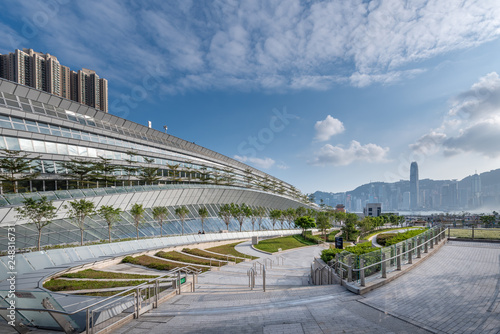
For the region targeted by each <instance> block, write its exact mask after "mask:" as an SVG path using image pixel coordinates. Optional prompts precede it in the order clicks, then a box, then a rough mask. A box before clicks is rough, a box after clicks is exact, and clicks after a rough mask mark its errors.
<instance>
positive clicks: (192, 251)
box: [182, 248, 244, 263]
mask: <svg viewBox="0 0 500 334" xmlns="http://www.w3.org/2000/svg"><path fill="white" fill-rule="evenodd" d="M182 251H183V252H184V253H188V254H192V255H196V256H203V257H206V258H208V259H209V258H212V259H217V260H222V261H226V259H228V260H229V261H235V258H234V257H233V258H232V257H231V256H229V258H228V257H227V256H225V255H217V254H212V253H209V252H205V251H204V250H202V249H198V248H184V249H183V250H182ZM243 261H244V260H243V259H238V258H236V263H240V262H243Z"/></svg>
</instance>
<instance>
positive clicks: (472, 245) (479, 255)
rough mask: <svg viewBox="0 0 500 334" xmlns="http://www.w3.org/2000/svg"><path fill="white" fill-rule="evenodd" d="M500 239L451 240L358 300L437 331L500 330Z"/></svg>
mask: <svg viewBox="0 0 500 334" xmlns="http://www.w3.org/2000/svg"><path fill="white" fill-rule="evenodd" d="M499 290H500V244H495V243H481V242H463V241H462V242H461V241H450V242H449V243H448V244H446V245H445V246H444V247H442V248H441V249H440V250H439V252H437V253H436V254H434V255H433V256H432V257H430V258H429V259H427V260H426V261H425V262H423V263H422V264H421V265H420V266H418V267H417V268H415V269H413V270H411V271H409V272H408V273H406V274H405V275H403V276H401V277H400V278H398V279H397V280H395V281H394V282H391V283H390V284H388V285H386V286H383V287H381V288H379V289H377V290H374V291H372V292H369V293H367V294H366V295H365V298H364V299H360V301H361V302H362V303H364V304H366V305H370V306H372V307H373V308H376V309H378V310H380V311H381V312H385V313H387V314H391V315H394V316H396V317H398V318H400V319H403V320H405V321H408V322H410V323H413V324H415V325H417V326H421V327H424V328H429V329H431V330H432V331H434V332H436V333H500V296H499Z"/></svg>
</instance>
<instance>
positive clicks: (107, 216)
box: [97, 205, 122, 242]
mask: <svg viewBox="0 0 500 334" xmlns="http://www.w3.org/2000/svg"><path fill="white" fill-rule="evenodd" d="M97 213H98V214H99V216H101V217H102V218H103V219H104V220H105V221H106V224H108V240H109V242H111V227H112V226H113V224H114V223H116V222H118V221H120V219H121V218H120V213H122V209H120V208H115V207H113V206H112V205H103V206H101V207H100V208H99V209H98V210H97Z"/></svg>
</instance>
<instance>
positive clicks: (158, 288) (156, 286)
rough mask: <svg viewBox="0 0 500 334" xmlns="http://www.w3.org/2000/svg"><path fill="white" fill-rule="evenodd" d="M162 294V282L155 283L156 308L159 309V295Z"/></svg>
mask: <svg viewBox="0 0 500 334" xmlns="http://www.w3.org/2000/svg"><path fill="white" fill-rule="evenodd" d="M159 294H160V280H156V281H155V305H154V308H157V307H158V295H159Z"/></svg>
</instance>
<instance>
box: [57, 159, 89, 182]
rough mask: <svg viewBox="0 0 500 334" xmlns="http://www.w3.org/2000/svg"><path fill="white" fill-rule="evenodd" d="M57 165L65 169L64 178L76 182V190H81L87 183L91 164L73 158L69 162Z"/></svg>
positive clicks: (87, 161)
mask: <svg viewBox="0 0 500 334" xmlns="http://www.w3.org/2000/svg"><path fill="white" fill-rule="evenodd" d="M59 165H60V166H61V167H62V168H63V169H66V173H64V175H65V176H68V177H70V178H71V179H73V180H75V181H76V187H77V188H78V189H81V188H83V186H84V185H85V184H88V183H89V179H90V177H91V176H92V171H93V163H92V162H91V161H89V160H85V159H80V158H74V159H71V160H70V161H65V162H61V163H60V164H59Z"/></svg>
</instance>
